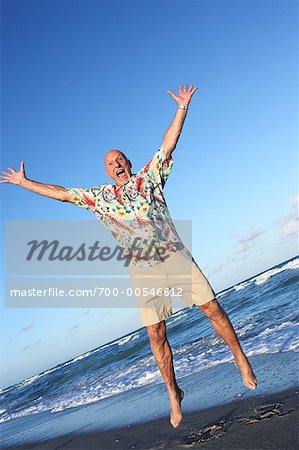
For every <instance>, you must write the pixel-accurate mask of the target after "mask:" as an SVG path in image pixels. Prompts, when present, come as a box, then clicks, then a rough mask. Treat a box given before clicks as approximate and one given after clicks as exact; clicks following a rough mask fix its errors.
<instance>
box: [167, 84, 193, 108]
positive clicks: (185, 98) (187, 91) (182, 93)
mask: <svg viewBox="0 0 299 450" xmlns="http://www.w3.org/2000/svg"><path fill="white" fill-rule="evenodd" d="M197 89H198V87H196V88H193V84H191V86H190V87H189V88H188V84H186V86H180V89H179V95H176V94H174V93H173V92H172V91H167V94H169V95H170V96H171V97H172V98H173V100H174V101H175V102H177V104H178V105H179V106H188V105H189V103H190V101H191V98H192V95H193V94H194V93H195V92H196V91H197Z"/></svg>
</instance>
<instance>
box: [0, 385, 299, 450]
mask: <svg viewBox="0 0 299 450" xmlns="http://www.w3.org/2000/svg"><path fill="white" fill-rule="evenodd" d="M298 393H299V388H296V387H293V388H290V389H287V390H286V391H281V392H277V393H274V394H268V395H261V396H256V397H251V398H249V399H239V400H235V401H233V402H230V403H227V404H224V405H218V406H214V407H212V408H209V409H205V410H200V411H193V412H187V413H185V414H184V418H183V421H182V423H181V425H180V427H179V428H178V429H173V428H172V427H171V425H170V424H169V418H168V417H163V418H159V419H155V420H151V421H149V422H144V423H136V424H132V425H128V426H126V427H121V428H115V429H110V430H105V431H95V432H89V433H86V434H84V433H81V434H78V435H76V434H74V433H72V434H67V435H64V436H60V437H57V438H54V439H49V440H46V441H44V442H35V443H32V444H23V445H20V446H16V447H6V449H11V448H18V449H24V450H31V449H32V450H38V449H40V450H50V449H51V450H54V449H55V450H56V449H57V450H58V449H60V448H62V449H63V450H73V449H76V450H79V449H80V450H82V449H84V450H93V449H104V450H108V449H109V450H110V449H111V450H114V449H118V450H125V449H134V450H145V449H163V448H172V449H188V448H198V447H202V446H204V447H205V448H207V449H210V448H211V449H219V450H225V449H229V450H231V449H236V450H240V449H242V450H243V449H251V450H252V449H259V450H260V449H264V448H265V449H266V448H269V449H270V448H271V449H273V448H275V450H277V449H281V450H285V449H295V448H297V447H298V444H299V441H298V434H297V427H296V425H297V423H298V422H297V421H296V418H297V420H298ZM182 406H183V408H184V404H183V403H182Z"/></svg>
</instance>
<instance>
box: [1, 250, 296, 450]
mask: <svg viewBox="0 0 299 450" xmlns="http://www.w3.org/2000/svg"><path fill="white" fill-rule="evenodd" d="M298 281H299V258H298V257H296V258H293V259H291V260H289V261H285V262H283V263H281V264H279V265H277V266H275V267H272V268H271V269H269V270H267V271H265V272H263V273H261V274H258V275H256V276H254V277H252V278H250V279H247V280H244V281H242V282H240V283H238V284H236V285H235V286H232V287H230V288H229V289H226V290H224V291H222V292H220V293H218V294H217V298H218V300H219V301H220V303H221V304H222V306H223V307H224V308H225V310H226V311H227V313H228V314H229V317H230V319H231V321H232V323H233V325H234V327H235V329H236V331H237V333H238V336H239V339H240V341H241V344H242V346H243V348H244V350H245V352H246V354H247V355H248V356H249V357H250V361H251V363H252V365H253V368H254V371H255V373H256V375H257V377H258V380H259V386H258V389H257V390H256V391H250V390H248V389H246V388H245V387H244V386H243V384H242V380H241V377H240V374H239V371H238V370H237V369H236V368H235V366H234V365H233V363H232V361H233V358H232V355H231V353H230V351H229V350H228V348H227V347H226V345H225V344H224V343H223V342H222V341H221V340H220V338H218V336H217V335H216V334H215V332H214V331H213V329H212V327H211V325H210V323H209V321H208V320H207V319H206V317H205V316H204V315H203V314H202V313H200V312H199V311H198V309H197V308H193V309H189V308H186V309H182V310H180V311H178V312H177V313H175V314H174V315H173V316H172V317H171V318H169V319H168V320H167V330H168V338H169V341H170V343H171V346H172V350H173V354H174V362H175V369H176V374H177V378H178V380H179V384H180V386H181V387H182V388H183V389H184V390H185V392H186V399H185V400H184V410H185V411H192V410H193V409H205V408H208V407H210V406H214V405H216V404H222V403H224V402H229V401H231V400H234V399H236V398H238V397H239V398H242V399H244V400H246V399H248V398H250V397H252V396H255V395H261V394H268V393H270V392H275V391H279V390H283V389H287V388H289V387H293V386H295V385H297V384H298V362H299V361H298V353H297V349H298V346H299V335H298ZM0 405H1V406H0V432H1V443H2V446H3V447H7V446H15V445H19V444H21V443H29V442H34V441H41V440H46V439H49V438H50V437H55V436H59V435H62V434H66V433H82V432H89V431H95V430H103V429H107V428H112V427H118V426H123V425H130V424H131V423H134V422H138V421H143V420H150V419H152V418H154V417H159V416H162V415H165V414H168V401H167V395H166V391H165V387H164V385H163V383H162V378H161V375H160V373H159V371H158V369H157V367H156V364H155V362H154V358H153V356H152V354H151V351H150V347H149V343H148V337H147V333H146V329H145V328H142V329H139V330H136V331H134V332H132V333H130V334H128V335H126V336H124V337H121V338H119V339H116V340H114V341H113V342H110V343H108V344H106V345H103V346H101V347H99V348H97V349H93V350H91V351H89V352H87V353H84V354H82V355H78V356H77V357H76V358H74V359H72V360H70V361H66V362H63V363H62V364H59V365H57V366H56V367H53V368H50V369H49V370H46V371H45V372H43V373H40V374H36V375H34V376H32V377H31V378H28V379H26V380H24V381H22V382H21V383H18V384H16V385H13V386H10V387H8V388H6V389H4V390H2V391H1V392H0Z"/></svg>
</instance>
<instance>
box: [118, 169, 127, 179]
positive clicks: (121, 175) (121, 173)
mask: <svg viewBox="0 0 299 450" xmlns="http://www.w3.org/2000/svg"><path fill="white" fill-rule="evenodd" d="M116 176H117V177H118V178H125V176H126V172H125V171H124V169H119V170H118V171H117V172H116Z"/></svg>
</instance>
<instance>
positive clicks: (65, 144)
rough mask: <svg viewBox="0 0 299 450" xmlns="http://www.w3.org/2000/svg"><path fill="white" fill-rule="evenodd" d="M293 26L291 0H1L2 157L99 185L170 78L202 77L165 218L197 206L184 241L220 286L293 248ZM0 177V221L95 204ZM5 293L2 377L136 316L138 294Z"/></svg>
mask: <svg viewBox="0 0 299 450" xmlns="http://www.w3.org/2000/svg"><path fill="white" fill-rule="evenodd" d="M297 31H298V30H297V14H296V2H295V1H287V0H283V1H279V0H275V1H274V0H273V1H272V0H258V1H254V0H248V1H247V0H244V1H227V0H222V1H216V0H211V1H200V0H198V1H184V2H183V1H167V0H165V1H155V0H153V1H128V0H123V1H121V2H118V1H99V0H97V1H74V0H69V1H63V0H61V1H58V0H51V1H48V0H43V1H28V0H24V1H13V0H10V1H3V2H2V91H3V98H2V127H3V134H2V145H1V147H2V162H1V168H2V169H6V168H7V167H8V166H12V167H14V168H15V169H17V168H18V167H19V164H20V161H22V160H25V163H26V173H27V176H28V178H31V179H34V180H38V181H41V182H45V183H49V184H58V185H62V186H65V187H71V186H73V187H92V186H95V185H99V184H102V183H104V182H108V179H107V177H106V175H105V172H104V166H103V156H104V154H105V153H106V152H107V150H109V149H111V148H120V149H121V150H123V151H124V152H125V153H126V154H127V155H128V156H129V157H130V159H131V160H132V162H133V169H134V170H138V169H139V168H140V167H142V166H143V165H144V164H145V163H146V162H147V161H148V160H149V159H150V158H151V156H152V155H153V153H154V152H155V151H156V149H157V148H159V146H160V145H161V142H162V138H163V134H164V132H165V131H166V129H167V127H168V126H169V124H170V122H171V119H172V117H173V115H174V112H175V103H174V102H173V100H172V99H171V98H170V97H169V96H168V94H167V93H166V91H167V90H168V89H171V90H174V91H175V90H177V88H178V86H179V85H180V84H182V83H194V84H195V85H198V86H199V90H198V92H197V93H196V94H195V96H194V97H193V100H192V103H191V106H190V110H189V113H188V117H187V119H186V124H185V128H184V131H183V134H182V136H181V139H180V143H179V145H178V147H177V149H176V150H175V153H174V159H175V163H174V167H173V170H172V173H171V175H170V177H169V180H168V182H167V186H166V196H167V202H168V206H169V209H170V211H171V213H172V216H173V218H174V219H188V220H192V224H193V245H192V251H193V256H194V258H195V260H196V261H197V263H198V264H199V265H200V267H201V269H202V270H203V271H204V273H205V274H206V275H207V276H208V278H209V280H210V282H211V284H212V286H213V287H214V290H216V292H217V291H220V290H222V289H224V288H225V287H227V286H230V285H232V284H234V283H236V282H238V281H241V280H243V279H245V278H247V277H249V276H251V275H254V274H256V273H258V272H260V271H262V270H265V269H267V268H268V267H270V266H272V265H274V264H276V263H279V262H282V261H284V260H286V259H289V258H291V257H293V256H295V255H296V253H297V250H298V248H297V242H296V234H295V233H296V223H297V203H298V196H297V172H296V162H297V154H296V151H297V141H296V139H297V128H296V127H297V117H296V114H297V111H296V108H297V91H296V79H297V62H298V61H297V56H296V55H297V48H296V43H297ZM0 189H1V194H2V212H3V214H2V218H3V224H4V223H5V220H12V219H13V220H34V219H36V220H38V219H41V220H49V219H51V220H53V219H58V220H59V219H60V220H63V219H64V220H65V219H75V220H84V219H85V220H86V219H90V220H96V218H95V216H92V214H91V213H90V212H88V211H84V210H82V209H80V208H76V207H75V206H73V205H71V204H63V203H60V202H57V201H54V200H51V199H48V198H44V197H40V196H38V195H35V194H33V193H31V192H28V191H25V190H22V189H21V188H19V187H16V186H9V185H1V187H0ZM99 226H101V225H100V223H99ZM2 230H3V232H2V239H5V235H4V226H3V228H2ZM2 285H4V283H2ZM3 290H4V287H3V288H2V292H3ZM4 302H5V301H4V295H3V296H2V305H1V330H2V359H3V360H4V361H5V364H4V371H3V374H2V377H1V385H2V386H6V385H8V384H12V383H14V382H17V381H19V380H21V379H24V378H26V377H28V376H30V375H32V374H34V373H36V372H40V371H42V370H44V369H47V368H49V367H52V366H53V365H55V364H57V363H58V362H61V361H64V360H66V359H69V358H71V357H73V356H75V355H78V354H80V353H82V352H84V351H87V350H89V349H91V348H95V347H98V346H99V345H100V344H102V343H104V342H107V341H109V340H112V339H113V338H116V337H117V336H120V335H123V334H125V333H127V332H129V331H130V330H132V329H135V328H138V327H139V326H140V323H139V320H138V315H137V313H136V311H134V310H117V311H116V310H99V309H98V310H95V309H93V310H89V309H82V310H80V309H47V310H45V309H22V310H21V309H9V308H5V306H4ZM2 367H3V365H2Z"/></svg>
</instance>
